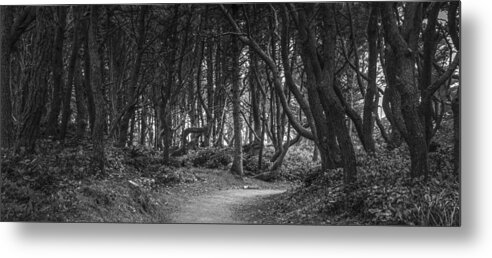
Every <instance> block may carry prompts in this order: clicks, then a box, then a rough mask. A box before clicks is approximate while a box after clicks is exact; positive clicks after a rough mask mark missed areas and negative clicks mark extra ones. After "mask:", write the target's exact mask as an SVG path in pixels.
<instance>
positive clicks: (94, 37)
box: [88, 5, 105, 174]
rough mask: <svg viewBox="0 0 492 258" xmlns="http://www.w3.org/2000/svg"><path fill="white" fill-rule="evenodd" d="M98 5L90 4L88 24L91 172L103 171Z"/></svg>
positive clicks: (103, 110) (102, 112)
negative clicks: (92, 95) (92, 110)
mask: <svg viewBox="0 0 492 258" xmlns="http://www.w3.org/2000/svg"><path fill="white" fill-rule="evenodd" d="M98 11H99V6H97V5H93V6H91V16H90V26H89V38H88V43H89V44H88V46H89V56H90V64H91V65H90V68H91V69H90V73H91V76H90V78H91V88H92V92H93V94H94V104H95V105H94V107H95V109H94V111H95V117H94V128H93V130H92V148H93V150H92V155H93V156H92V158H93V160H94V163H93V164H94V170H93V173H94V174H96V173H98V172H100V173H104V172H105V171H104V160H105V158H104V120H105V108H104V91H103V85H102V82H103V80H102V79H103V78H102V74H101V67H102V59H101V53H100V51H101V46H100V44H99V42H98V36H99V32H98V20H99V12H98Z"/></svg>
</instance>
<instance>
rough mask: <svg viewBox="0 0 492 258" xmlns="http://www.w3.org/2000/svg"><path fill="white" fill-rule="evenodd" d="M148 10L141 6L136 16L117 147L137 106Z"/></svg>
mask: <svg viewBox="0 0 492 258" xmlns="http://www.w3.org/2000/svg"><path fill="white" fill-rule="evenodd" d="M147 10H148V6H144V5H142V6H141V7H140V11H139V15H138V37H137V46H136V57H135V63H134V65H133V70H132V73H131V77H130V84H129V85H128V89H127V92H126V93H127V96H126V98H127V104H126V105H127V109H126V112H125V113H124V114H123V116H122V118H121V121H120V135H119V137H118V146H121V147H122V146H125V144H126V142H127V137H128V126H129V122H130V119H132V118H133V116H134V115H135V105H136V104H137V100H138V97H139V96H138V95H139V94H140V93H139V92H138V91H137V86H138V85H137V84H138V79H139V77H140V70H141V67H142V56H143V54H144V43H145V35H146V33H145V17H146V13H147Z"/></svg>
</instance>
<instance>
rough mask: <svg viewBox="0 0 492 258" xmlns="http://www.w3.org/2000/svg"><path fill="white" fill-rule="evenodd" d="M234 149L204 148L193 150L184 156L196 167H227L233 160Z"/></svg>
mask: <svg viewBox="0 0 492 258" xmlns="http://www.w3.org/2000/svg"><path fill="white" fill-rule="evenodd" d="M230 153H232V150H231V149H229V148H204V149H201V150H198V151H194V152H191V151H190V153H189V154H188V155H187V156H186V157H184V159H185V160H188V161H189V162H191V164H192V165H193V166H194V167H205V168H211V169H213V168H225V167H227V166H228V165H229V164H230V163H231V162H232V157H231V154H230Z"/></svg>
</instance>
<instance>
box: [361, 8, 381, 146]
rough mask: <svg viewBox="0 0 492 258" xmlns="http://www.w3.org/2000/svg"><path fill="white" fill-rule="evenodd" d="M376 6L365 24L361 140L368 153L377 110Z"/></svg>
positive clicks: (371, 143) (372, 143) (372, 139)
mask: <svg viewBox="0 0 492 258" xmlns="http://www.w3.org/2000/svg"><path fill="white" fill-rule="evenodd" d="M377 11H378V8H375V7H373V8H372V9H371V14H370V17H369V24H368V25H367V37H368V42H369V72H368V79H369V80H368V84H367V89H366V94H365V96H364V116H363V123H362V131H363V139H362V140H363V142H364V148H365V150H366V152H368V153H374V152H375V151H376V147H375V144H374V138H373V132H374V116H373V114H374V113H375V112H377V105H378V103H377V102H376V99H377V97H376V94H378V93H377V85H376V76H377V61H378V50H377V36H378V35H377V33H378V31H377V30H378V21H377V19H378V13H377Z"/></svg>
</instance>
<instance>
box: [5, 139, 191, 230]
mask: <svg viewBox="0 0 492 258" xmlns="http://www.w3.org/2000/svg"><path fill="white" fill-rule="evenodd" d="M91 147H92V146H91V144H88V143H86V142H82V143H81V144H80V145H78V146H73V147H72V146H68V145H62V144H61V143H60V142H57V141H52V140H43V141H40V143H39V150H38V152H37V153H34V154H23V153H15V152H12V151H4V152H2V163H1V166H2V189H1V203H2V214H1V215H2V217H1V220H2V221H57V222H69V221H87V222H89V221H90V222H97V221H100V222H102V221H106V222H159V221H161V222H162V221H163V219H164V217H165V216H164V214H161V211H160V208H158V207H159V205H162V203H159V202H158V201H157V200H158V197H157V195H158V194H159V192H160V191H162V189H163V187H168V186H172V185H176V184H182V183H192V182H196V181H198V178H197V177H196V176H195V175H194V173H190V172H188V171H186V170H185V169H179V168H178V169H176V168H173V167H168V166H161V165H160V163H161V158H160V153H158V152H155V151H151V150H148V149H144V148H130V149H120V148H115V147H112V146H106V148H105V167H106V171H105V172H106V173H105V174H98V175H93V174H91V173H90V171H89V170H88V168H90V164H91V162H92V161H91V158H90V157H91V155H90V154H91V153H92V152H91V151H92V149H91Z"/></svg>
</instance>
